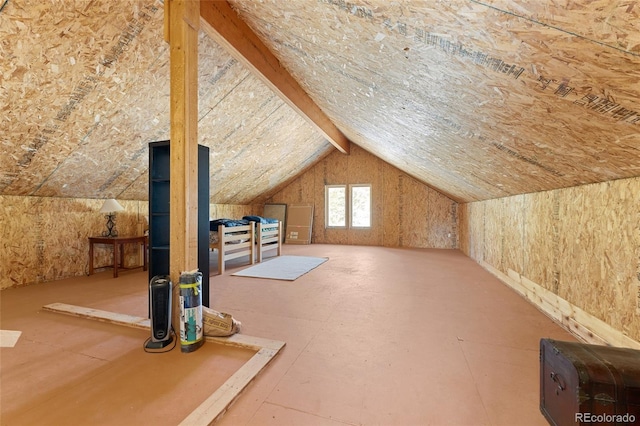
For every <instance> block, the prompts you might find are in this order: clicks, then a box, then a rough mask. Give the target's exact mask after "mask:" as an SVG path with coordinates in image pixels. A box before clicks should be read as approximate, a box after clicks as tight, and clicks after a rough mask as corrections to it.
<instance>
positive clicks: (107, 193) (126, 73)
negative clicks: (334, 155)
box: [0, 0, 640, 204]
mask: <svg viewBox="0 0 640 426" xmlns="http://www.w3.org/2000/svg"><path fill="white" fill-rule="evenodd" d="M165 1H166V0H165ZM229 3H230V4H231V6H232V8H233V9H235V11H236V12H237V13H238V14H239V16H240V18H241V19H242V20H243V21H244V22H246V23H247V24H248V26H249V27H250V28H251V30H252V31H253V32H255V34H256V35H257V36H258V37H259V38H260V39H261V41H262V42H263V43H264V45H266V46H267V47H268V49H270V51H271V52H272V53H273V55H275V57H276V58H277V59H278V60H279V61H280V64H281V66H282V68H283V69H284V70H286V71H287V72H288V73H289V74H290V75H291V76H292V77H293V78H294V79H295V80H296V81H297V83H298V84H299V85H300V87H301V88H302V89H304V91H306V93H307V94H308V95H309V97H310V98H311V99H312V100H313V101H314V102H315V104H316V105H317V106H318V107H319V108H320V109H321V110H322V111H323V112H324V114H326V116H327V117H328V118H329V119H330V120H331V121H332V122H333V124H334V125H335V126H336V127H337V128H338V129H339V130H340V131H341V132H342V133H343V134H344V135H345V136H346V137H347V138H348V139H349V140H351V141H352V143H355V144H357V145H359V146H361V147H362V148H364V149H366V150H367V151H369V152H371V153H372V154H374V155H376V156H378V157H379V158H381V159H383V160H385V161H387V162H388V163H390V164H392V165H394V166H396V167H398V168H399V169H401V170H403V171H405V172H407V173H409V174H410V175H412V176H413V177H415V178H416V179H418V180H420V181H422V182H424V183H425V184H428V185H430V186H432V187H434V188H436V189H438V190H440V191H441V192H443V193H444V194H446V195H449V196H451V197H452V198H453V199H455V200H457V201H461V202H466V201H474V200H483V199H490V198H497V197H503V196H509V195H515V194H522V193H528V192H535V191H543V190H549V189H555V188H561V187H568V186H575V185H580V184H585V183H591V182H599V181H608V180H613V179H620V178H625V177H633V176H640V155H638V154H639V152H638V150H639V149H640V3H638V2H636V1H634V0H624V1H614V0H595V1H594V0H580V1H571V0H563V1H557V0H556V1H551V0H549V1H546V0H541V1H537V2H523V1H510V0H485V1H476V0H449V1H446V2H445V1H438V0H431V1H418V0H400V1H393V2H390V1H387V0H353V1H345V0H294V1H291V0H271V1H269V0H254V1H248V0H242V1H233V0H232V1H230V2H229ZM203 4H204V3H203ZM0 7H1V8H2V9H1V10H0V144H1V147H2V152H3V156H2V161H1V162H0V194H2V195H36V196H53V197H86V198H110V197H116V198H123V199H146V198H147V193H148V177H147V168H148V143H149V142H152V141H156V140H164V139H168V138H169V126H170V123H169V121H170V120H169V87H170V86H169V46H168V45H167V43H166V42H165V41H164V40H163V15H164V11H163V3H162V2H161V1H159V0H136V1H133V0H132V1H127V2H113V1H106V0H84V1H83V0H76V1H68V0H59V1H55V0H52V1H47V2H42V1H41V0H0ZM198 96H199V111H198V113H199V127H198V134H199V142H200V143H201V144H204V145H207V146H209V147H210V150H211V157H210V170H211V178H210V186H211V202H212V203H231V204H250V203H260V202H263V201H264V200H266V199H267V198H268V197H269V196H270V195H272V194H273V193H274V192H275V191H277V190H278V189H279V188H281V187H282V186H283V185H286V184H287V183H288V182H290V181H291V180H292V179H293V178H295V177H296V176H297V175H299V174H300V173H302V172H304V171H305V170H306V169H308V168H309V167H310V166H311V165H313V164H314V163H316V162H317V161H319V160H320V159H322V158H324V157H325V156H326V155H328V154H329V153H331V152H333V151H334V150H335V148H334V146H333V145H332V144H331V143H330V142H329V141H327V140H326V139H325V137H324V136H323V135H322V134H321V133H320V132H318V130H317V128H316V127H314V126H313V125H312V124H310V123H309V121H308V120H306V119H305V118H304V117H303V116H301V115H299V114H298V113H297V112H296V111H295V110H294V109H292V108H291V107H290V106H289V104H288V103H287V102H285V101H284V100H283V99H282V98H281V97H280V96H279V95H278V94H277V93H276V92H274V91H272V89H271V88H270V86H269V85H268V84H265V82H264V81H263V80H262V79H261V78H259V77H258V76H256V75H255V74H254V73H253V72H252V70H251V68H250V67H246V66H245V65H244V64H243V62H242V60H238V59H237V58H235V57H234V56H232V55H231V54H230V53H228V52H227V51H225V50H224V49H223V48H222V47H220V46H219V45H218V44H216V42H214V41H213V40H212V38H211V37H209V36H208V35H207V34H206V33H205V32H204V31H201V33H200V41H199V95H198ZM344 155H348V154H344Z"/></svg>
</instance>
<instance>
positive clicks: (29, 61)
mask: <svg viewBox="0 0 640 426" xmlns="http://www.w3.org/2000/svg"><path fill="white" fill-rule="evenodd" d="M639 18H640V4H637V2H635V1H632V0H616V1H611V0H595V1H591V0H576V1H569V0H566V1H547V0H544V1H539V2H524V1H515V0H484V1H478V0H451V1H447V2H440V1H418V0H397V1H393V2H389V1H385V0H350V1H346V0H295V1H285V0H251V1H248V0H226V1H224V0H222V1H221V0H199V1H197V0H186V1H183V0H171V1H169V0H164V1H162V0H129V1H127V2H109V1H105V0H76V1H71V0H69V1H67V0H56V1H49V2H41V1H36V0H0V55H1V58H0V61H1V65H2V66H1V67H0V99H1V100H2V102H0V108H1V111H2V114H1V115H0V118H1V120H2V126H1V129H2V130H1V135H2V137H1V138H0V143H1V144H2V148H3V156H2V161H1V162H0V206H1V209H2V214H1V215H0V236H1V237H2V238H1V250H0V272H1V273H0V289H1V291H0V308H1V309H0V330H1V331H2V335H1V336H0V337H1V340H0V343H1V344H0V391H1V392H0V424H7V425H9V424H21V425H26V424H51V425H54V424H55V425H57V424H60V425H62V424H95V425H98V424H100V425H102V424H104V425H108V424H119V425H122V424H154V425H164V424H167V425H172V424H211V423H215V424H217V425H286V424H290V425H302V424H304V425H311V424H317V425H334V426H340V425H374V424H376V425H378V424H379V425H442V424H452V425H480V424H485V425H513V424H522V425H545V424H549V423H551V420H549V419H548V417H547V418H545V415H543V413H542V412H541V407H540V406H541V395H540V392H541V386H542V384H541V372H540V368H541V366H540V362H541V360H540V358H541V356H540V353H541V352H540V344H541V339H553V340H557V341H567V342H579V343H584V344H588V345H599V346H606V347H612V348H623V349H631V350H639V349H640V229H639V224H640V197H639V196H638V194H640V155H638V149H640V28H639V27H638V25H639V24H638V22H640V19H639ZM168 140H170V141H171V143H170V144H169V145H170V147H171V157H170V165H169V167H170V171H171V182H170V185H171V186H170V191H169V192H167V194H170V199H171V201H172V202H171V203H169V204H170V211H167V214H168V216H170V218H171V222H170V226H166V227H165V228H164V231H165V233H166V235H167V238H169V236H170V245H171V258H170V260H169V264H167V265H166V266H167V267H168V268H169V270H170V275H171V278H172V280H173V281H174V282H175V283H177V281H178V275H179V274H180V272H182V271H191V270H193V269H195V268H198V267H199V264H198V259H197V255H198V253H197V252H198V250H197V246H198V244H199V242H200V241H201V239H200V238H199V236H198V235H197V234H198V232H197V231H196V228H198V224H199V221H200V219H199V217H200V216H198V214H203V213H206V214H208V216H209V219H210V220H213V219H221V218H229V219H240V218H243V217H245V216H260V217H265V216H267V215H265V212H266V211H267V210H266V208H267V207H268V206H287V208H289V211H291V210H292V208H293V207H295V206H312V207H313V210H312V220H311V221H310V222H309V227H308V230H309V232H310V241H308V243H305V244H296V243H295V242H292V241H288V242H287V241H285V243H284V244H282V245H281V250H282V256H280V251H279V250H278V253H277V254H275V253H273V251H272V252H269V254H267V255H266V258H265V259H264V261H263V262H258V263H257V265H263V264H264V265H267V264H269V262H274V261H276V260H278V258H281V257H282V258H284V257H286V256H292V257H293V256H296V257H302V256H309V257H319V258H326V259H327V261H326V262H324V263H322V264H321V265H320V266H318V267H317V268H315V269H313V270H311V271H309V272H308V273H306V274H304V275H302V276H301V277H299V278H297V279H295V280H294V281H282V280H275V279H261V278H252V277H244V276H236V275H234V274H236V273H238V272H241V271H243V270H245V269H246V268H247V267H248V266H249V264H248V262H247V259H248V258H238V259H235V260H230V261H228V262H226V261H225V260H224V259H222V260H220V259H221V258H219V257H218V255H220V254H221V252H222V249H221V248H220V247H222V246H220V247H218V248H215V249H214V248H213V246H209V247H207V250H206V252H207V254H206V258H205V263H206V264H207V265H206V268H210V269H209V273H208V274H207V275H208V277H206V278H207V281H208V283H207V289H208V290H207V296H208V297H207V299H208V300H205V301H204V304H205V305H206V306H209V307H211V308H213V309H216V310H218V311H220V312H226V313H229V314H231V315H233V317H234V318H237V319H238V320H239V321H240V322H241V323H242V325H241V329H240V333H238V334H236V335H235V337H234V338H247V339H253V340H252V342H254V343H255V342H259V344H258V343H255V344H254V345H253V346H251V345H247V346H242V345H238V344H235V345H233V344H224V343H223V342H224V339H218V340H216V341H211V342H210V341H209V340H207V342H206V344H204V345H203V346H202V347H201V348H199V349H198V350H196V351H193V352H192V353H188V354H185V353H181V350H180V348H179V347H176V348H174V349H173V350H171V351H167V352H166V353H162V354H149V353H147V352H146V351H144V350H143V349H144V347H143V345H144V342H145V340H146V339H147V338H148V337H149V330H148V326H147V329H143V328H140V327H138V328H136V327H128V326H123V325H122V324H116V323H114V321H102V320H101V321H93V320H91V319H88V318H79V316H83V315H76V316H71V315H61V314H60V313H56V312H52V311H51V310H48V309H45V308H44V307H45V306H48V305H50V304H54V303H62V304H68V305H71V306H80V307H83V308H84V309H87V310H89V311H91V310H96V311H104V312H113V313H117V314H121V315H123V316H128V317H136V318H145V319H146V318H148V316H149V309H150V307H149V297H150V296H149V283H150V281H149V275H150V272H149V271H151V269H149V270H144V268H140V267H139V265H141V264H142V263H143V258H144V259H146V258H147V255H150V260H149V261H150V262H151V264H153V263H154V262H156V263H157V261H154V259H153V253H152V249H149V252H146V251H145V249H146V248H147V246H146V245H145V246H144V248H143V249H140V247H139V246H137V245H135V244H134V245H133V246H131V245H127V246H126V247H125V250H124V252H123V253H122V255H121V256H120V260H121V261H122V265H123V266H124V269H122V270H120V272H119V273H116V272H117V271H114V270H113V268H111V267H104V266H101V265H111V264H113V265H114V266H115V265H118V261H117V260H116V259H115V258H114V257H115V255H116V252H117V250H116V249H115V245H114V246H113V247H109V246H105V245H96V246H95V247H93V245H92V244H91V243H90V238H93V237H96V236H99V235H101V233H102V232H104V230H105V213H104V212H101V210H102V207H103V205H104V204H105V201H107V200H112V199H114V200H116V201H117V203H118V204H119V205H120V206H121V207H122V211H118V212H117V213H116V219H115V223H116V228H117V231H118V233H119V235H120V236H124V237H128V236H136V237H140V236H143V235H144V234H145V232H146V231H147V230H149V228H150V221H151V222H152V221H153V220H154V219H153V215H151V214H150V212H152V211H153V209H154V205H155V204H157V203H156V201H154V198H153V197H150V191H152V189H151V188H152V187H153V180H154V179H153V177H151V176H152V167H151V166H152V164H150V163H151V161H150V157H151V149H150V144H152V143H154V142H159V141H168ZM198 146H200V147H204V149H205V150H206V151H207V152H208V154H207V157H208V161H207V158H205V164H206V165H207V166H208V174H205V175H204V176H205V177H204V179H205V182H206V181H208V185H206V184H205V185H200V184H198V179H197V177H198V170H200V171H202V170H204V169H203V168H202V167H201V166H202V165H201V164H200V165H199V163H198V161H197V160H198V157H199V154H198ZM167 185H168V184H167ZM362 187H365V188H367V189H368V190H369V191H370V192H369V195H370V200H369V201H368V204H366V205H367V206H368V210H367V212H368V213H367V214H368V215H369V216H368V217H369V218H370V223H368V226H359V225H354V219H353V217H352V215H350V214H349V213H350V211H349V210H350V209H352V208H353V207H352V206H351V205H350V203H349V197H350V196H351V194H353V192H352V189H353V188H362ZM167 188H168V187H167ZM203 188H205V189H207V190H208V197H206V198H202V197H199V196H198V195H199V192H201V191H203V190H204V189H203ZM331 188H338V189H339V190H343V191H344V193H345V197H346V198H345V200H346V201H345V202H344V203H345V204H344V205H345V207H344V208H345V210H344V213H345V214H344V223H339V224H338V225H335V224H334V223H333V222H332V221H333V219H330V218H329V217H328V215H327V203H328V197H327V194H328V193H329V192H328V191H330V189H331ZM203 200H204V204H205V207H204V209H203V208H201V207H200V206H199V203H198V202H199V201H203ZM154 203H155V204H154ZM207 210H208V211H207ZM107 213H109V212H107ZM206 214H205V216H206ZM267 217H268V216H267ZM230 229H231V228H230ZM152 231H153V229H152ZM169 231H170V232H169ZM208 231H209V229H207V230H206V232H207V237H208V236H209V235H208ZM281 232H282V234H283V236H284V237H285V238H286V236H287V233H288V230H287V224H286V222H285V223H284V224H283V227H282V229H281ZM279 237H280V235H279ZM152 238H153V233H152V234H151V236H150V239H152ZM256 244H258V243H256ZM89 253H91V256H90V255H89ZM250 258H251V259H254V255H253V254H251V255H250ZM94 264H95V265H96V268H95V270H94ZM116 275H117V276H116ZM176 291H177V286H175V287H174V291H173V294H174V300H173V306H172V309H173V311H172V317H173V318H176V315H178V309H179V307H178V300H179V299H178V297H177V295H178V294H179V293H177V292H176ZM85 312H86V311H85ZM85 316H87V315H85ZM175 322H177V321H175V320H174V326H176V324H175ZM237 336H240V337H237ZM242 336H244V337H242ZM12 339H13V340H12ZM178 340H179V339H178ZM230 341H231V340H230ZM269 342H281V345H280V346H278V347H277V349H275V350H271V349H270V348H269V347H268V344H269ZM177 345H178V346H180V342H178V343H177ZM260 348H262V349H260ZM269 351H271V352H269ZM265 353H269V354H270V355H269V356H268V359H266V360H263V365H262V364H261V366H260V369H259V370H256V371H254V372H253V373H252V375H251V376H250V377H244V379H245V380H244V382H243V385H242V387H240V388H238V386H237V382H233V380H237V379H238V372H245V371H247V370H246V369H247V368H250V367H248V366H251V365H254V364H255V360H256V359H257V358H256V357H258V356H260V354H262V355H264V354H265ZM633 353H636V352H635V351H634V352H633ZM230 381H232V383H233V386H229V383H230ZM545 383H546V382H545ZM230 388H233V390H229V389H230ZM221 389H222V390H223V392H224V395H225V397H227V398H228V401H227V402H225V404H223V405H220V403H219V402H218V401H216V402H215V404H218V406H216V408H215V410H214V408H212V406H213V405H215V404H213V405H212V406H206V408H204V409H202V407H203V405H202V404H204V403H203V401H204V402H205V403H206V402H207V401H211V397H210V396H212V395H219V393H218V392H220V390H221ZM629 407H631V405H630V406H629ZM639 407H640V403H638V404H636V405H634V406H633V407H631V408H629V409H631V410H636V411H634V413H638V420H637V421H639V422H640V408H639ZM216 410H217V411H216ZM213 411H215V414H213V415H212V413H213ZM196 412H197V413H200V414H202V415H203V417H202V418H199V419H198V420H193V419H194V418H193V417H188V416H189V415H190V414H191V415H193V413H196ZM571 416H572V417H571V419H574V417H573V416H574V413H573V412H572V413H571ZM202 419H205V420H202ZM573 422H575V421H574V420H572V423H571V424H573Z"/></svg>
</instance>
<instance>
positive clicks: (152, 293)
mask: <svg viewBox="0 0 640 426" xmlns="http://www.w3.org/2000/svg"><path fill="white" fill-rule="evenodd" d="M172 287H173V286H172V284H171V280H170V279H169V276H168V275H156V276H155V277H153V278H152V279H151V281H150V282H149V308H150V309H149V311H150V317H151V339H149V341H147V343H146V344H145V347H146V348H147V349H162V348H164V347H166V346H168V345H169V344H170V343H171V342H172V341H173V337H172V336H171V293H172V291H173V288H172Z"/></svg>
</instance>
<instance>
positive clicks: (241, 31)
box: [165, 0, 350, 154]
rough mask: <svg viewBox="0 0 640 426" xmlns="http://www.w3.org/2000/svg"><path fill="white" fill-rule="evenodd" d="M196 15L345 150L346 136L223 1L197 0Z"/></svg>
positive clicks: (213, 35) (209, 31)
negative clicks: (198, 4)
mask: <svg viewBox="0 0 640 426" xmlns="http://www.w3.org/2000/svg"><path fill="white" fill-rule="evenodd" d="M165 1H166V0H165ZM200 16H201V28H202V29H203V30H204V31H205V32H206V33H207V35H209V37H211V38H212V39H213V40H214V41H215V42H216V43H218V44H219V45H220V46H222V47H223V48H225V49H226V50H227V51H228V52H229V53H230V54H231V55H232V56H233V57H234V58H236V59H237V60H238V61H240V62H241V63H242V64H243V65H245V66H246V67H247V68H248V69H250V70H251V71H252V72H253V73H254V74H255V75H257V76H258V77H259V78H260V79H261V80H262V81H263V82H264V83H265V84H267V85H268V86H269V87H270V88H271V89H272V90H273V91H274V92H275V93H276V94H278V95H279V96H280V97H281V98H282V99H283V100H284V101H285V102H286V103H287V104H288V105H289V106H291V107H292V108H293V109H294V110H295V111H297V112H298V113H299V114H300V115H301V116H302V117H304V118H305V119H306V120H307V121H308V122H309V123H311V124H312V125H313V126H314V127H315V128H316V129H317V130H318V131H319V132H320V133H321V134H322V135H323V136H324V137H325V138H327V140H328V141H329V142H331V143H332V144H333V145H334V146H335V147H336V148H337V149H338V150H340V151H341V152H342V153H345V154H348V153H349V144H350V142H349V139H347V137H346V136H345V135H344V134H343V133H342V132H341V131H340V130H339V129H338V128H337V127H336V126H335V125H334V124H333V122H331V120H330V119H329V117H327V116H326V115H325V113H324V112H323V111H322V110H321V109H320V107H318V105H316V103H315V102H314V101H313V100H312V99H311V98H310V97H309V95H307V93H306V92H305V91H304V90H303V89H302V87H300V85H299V84H298V82H297V81H296V80H295V79H294V78H293V77H292V76H291V74H289V72H288V71H287V70H286V69H285V68H283V67H282V66H281V65H280V61H278V59H277V58H276V57H275V56H274V55H273V53H271V51H270V50H269V49H268V48H267V46H265V45H264V43H262V41H261V40H260V39H259V38H258V36H257V35H256V34H255V33H254V32H253V31H252V30H251V28H249V26H248V25H247V24H245V22H244V21H243V20H242V19H240V17H239V16H238V14H237V13H236V11H235V10H233V9H232V8H231V5H229V3H228V2H227V1H226V0H200Z"/></svg>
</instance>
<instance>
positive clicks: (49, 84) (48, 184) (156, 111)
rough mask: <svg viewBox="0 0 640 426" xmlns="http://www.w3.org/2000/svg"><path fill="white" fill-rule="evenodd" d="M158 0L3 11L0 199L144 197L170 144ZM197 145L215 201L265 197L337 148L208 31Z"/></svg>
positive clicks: (13, 6) (27, 5) (23, 1)
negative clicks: (153, 159) (204, 151)
mask: <svg viewBox="0 0 640 426" xmlns="http://www.w3.org/2000/svg"><path fill="white" fill-rule="evenodd" d="M162 31H163V5H162V2H160V1H153V0H146V1H129V2H127V7H122V4H120V3H118V2H109V1H101V0H100V1H89V0H86V1H75V2H69V1H52V2H41V1H38V0H11V1H10V2H9V3H7V5H6V6H5V8H4V9H3V11H2V12H0V49H1V50H0V54H1V56H0V102H1V103H0V112H1V114H2V116H1V117H0V122H1V126H0V144H1V147H2V150H3V153H4V155H3V159H2V161H1V162H0V194H2V195H37V196H52V197H86V198H109V197H116V198H122V199H142V200H145V199H147V197H148V175H147V173H148V172H147V170H148V143H149V142H152V141H156V140H165V139H168V138H169V126H170V123H169V87H170V85H169V50H168V45H167V44H166V43H165V42H164V41H163V34H162ZM199 62H200V63H199V116H200V121H199V129H198V131H199V142H200V143H201V144H204V145H207V146H209V147H210V151H211V156H210V170H211V178H210V180H211V202H212V203H232V204H249V203H253V202H256V203H259V202H261V201H262V200H264V199H266V198H267V197H268V196H269V195H270V193H273V192H274V191H276V190H277V189H278V188H280V187H282V185H284V184H286V183H287V182H288V181H289V180H291V179H292V178H293V177H294V176H295V175H296V174H297V173H299V172H301V171H302V170H304V169H305V168H306V167H308V166H309V165H310V164H312V163H314V162H315V161H317V160H318V159H320V158H323V157H324V156H325V155H327V154H328V153H329V152H331V151H332V148H331V145H330V144H329V143H328V142H326V141H325V140H324V138H322V136H320V135H319V134H317V133H316V132H315V131H314V130H313V129H312V128H311V127H310V126H309V125H308V124H307V123H306V122H305V121H304V120H302V119H300V117H299V116H298V115H296V114H295V113H294V112H293V111H292V110H291V109H290V108H289V107H288V106H287V105H286V104H285V103H284V102H282V101H281V100H280V99H279V98H277V97H275V96H274V95H273V94H272V93H270V92H269V90H268V89H267V88H266V87H265V86H264V85H263V84H262V83H261V82H260V81H259V80H257V79H256V78H255V77H253V76H251V75H250V74H249V73H248V72H247V71H246V70H245V69H243V67H242V66H241V65H239V64H238V63H236V62H235V61H234V60H233V59H232V58H231V57H230V56H229V55H228V54H226V52H224V51H223V50H222V49H221V48H220V47H219V46H217V45H216V44H215V43H213V42H212V41H211V40H210V39H209V38H208V37H207V36H205V35H204V34H201V37H200V42H199Z"/></svg>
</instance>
